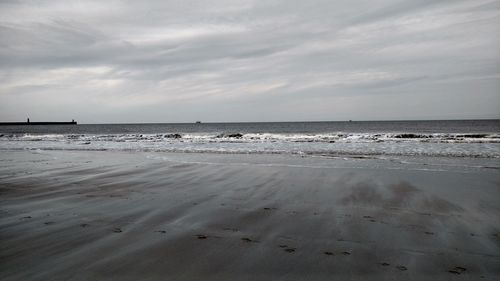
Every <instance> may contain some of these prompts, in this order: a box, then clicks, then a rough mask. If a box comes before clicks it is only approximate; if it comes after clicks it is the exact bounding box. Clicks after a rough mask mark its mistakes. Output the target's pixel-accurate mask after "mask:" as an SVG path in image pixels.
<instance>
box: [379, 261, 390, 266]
mask: <svg viewBox="0 0 500 281" xmlns="http://www.w3.org/2000/svg"><path fill="white" fill-rule="evenodd" d="M380 265H382V266H389V265H391V264H390V263H388V262H381V263H380Z"/></svg>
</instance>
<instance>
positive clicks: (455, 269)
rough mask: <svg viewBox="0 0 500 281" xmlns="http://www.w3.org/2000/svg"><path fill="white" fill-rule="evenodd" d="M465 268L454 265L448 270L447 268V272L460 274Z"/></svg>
mask: <svg viewBox="0 0 500 281" xmlns="http://www.w3.org/2000/svg"><path fill="white" fill-rule="evenodd" d="M466 270H467V269H466V268H465V267H461V266H456V267H454V268H452V269H450V270H448V272H449V273H453V274H462V273H464V272H465V271H466Z"/></svg>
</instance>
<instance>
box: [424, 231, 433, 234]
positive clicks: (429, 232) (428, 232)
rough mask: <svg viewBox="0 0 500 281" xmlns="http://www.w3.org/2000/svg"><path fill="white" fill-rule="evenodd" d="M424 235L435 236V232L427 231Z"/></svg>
mask: <svg viewBox="0 0 500 281" xmlns="http://www.w3.org/2000/svg"><path fill="white" fill-rule="evenodd" d="M424 233H425V234H427V235H434V232H431V231H426V232H424Z"/></svg>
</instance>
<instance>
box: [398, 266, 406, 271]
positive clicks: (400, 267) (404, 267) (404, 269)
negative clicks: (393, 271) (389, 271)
mask: <svg viewBox="0 0 500 281" xmlns="http://www.w3.org/2000/svg"><path fill="white" fill-rule="evenodd" d="M396 268H397V269H399V270H401V271H406V270H408V268H406V266H404V265H397V266H396Z"/></svg>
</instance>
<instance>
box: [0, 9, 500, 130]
mask: <svg viewBox="0 0 500 281" xmlns="http://www.w3.org/2000/svg"><path fill="white" fill-rule="evenodd" d="M27 117H29V118H30V120H31V121H65V120H71V119H75V120H77V121H79V122H80V123H142V122H161V123H163V122H167V123H170V122H194V121H196V120H202V121H204V122H252V121H258V122H261V121H329V120H331V121H337V120H349V119H351V120H412V119H476V118H479V119H480V118H500V0H467V1H464V0H418V1H416V0H397V1H396V0H379V1H373V0H311V1H304V0H266V1H250V0H249V1H239V0H203V1H202V0H200V1H191V0H177V1H165V0H158V1H114V0H107V1H101V0H99V1H91V0H86V1H68V0H62V1H59V0H50V1H14V0H3V1H0V121H22V120H25V119H26V118H27Z"/></svg>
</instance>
